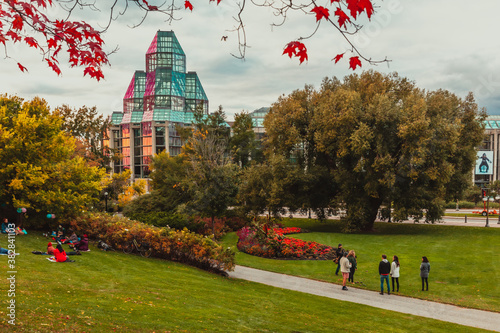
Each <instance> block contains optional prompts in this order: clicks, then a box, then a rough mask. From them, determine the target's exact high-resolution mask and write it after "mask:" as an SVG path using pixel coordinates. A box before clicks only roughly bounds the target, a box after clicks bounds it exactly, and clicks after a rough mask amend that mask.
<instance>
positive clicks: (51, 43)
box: [47, 38, 57, 49]
mask: <svg viewBox="0 0 500 333" xmlns="http://www.w3.org/2000/svg"><path fill="white" fill-rule="evenodd" d="M47 45H48V46H49V49H50V48H54V49H55V48H56V47H57V41H56V40H55V39H54V38H50V39H47Z"/></svg>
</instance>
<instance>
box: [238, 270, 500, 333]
mask: <svg viewBox="0 0 500 333" xmlns="http://www.w3.org/2000/svg"><path fill="white" fill-rule="evenodd" d="M229 276H230V277H232V278H238V279H242V280H248V281H253V282H257V283H262V284H267V285H270V286H273V287H278V288H283V289H289V290H296V291H300V292H304V293H308V294H312V295H318V296H324V297H329V298H334V299H338V300H341V301H347V302H353V303H359V304H365V305H369V306H373V307H376V308H381V309H386V310H391V311H396V312H402V313H408V314H412V315H416V316H421V317H427V318H432V319H437V320H442V321H447V322H451V323H456V324H460V325H465V326H471V327H477V328H483V329H487V330H492V331H497V332H500V313H496V312H488V311H481V310H473V309H465V308H460V307H457V306H453V305H447V304H441V303H437V302H430V301H424V300H420V299H415V298H410V297H403V296H396V295H393V294H391V295H383V296H382V295H380V294H379V293H378V292H375V291H368V290H363V289H356V288H352V287H349V290H348V291H342V290H341V286H339V285H336V284H332V283H327V282H320V281H316V280H311V279H306V278H300V277H295V276H291V275H286V274H279V273H273V272H268V271H262V270H259V269H255V268H249V267H244V266H236V268H235V270H234V271H233V272H229Z"/></svg>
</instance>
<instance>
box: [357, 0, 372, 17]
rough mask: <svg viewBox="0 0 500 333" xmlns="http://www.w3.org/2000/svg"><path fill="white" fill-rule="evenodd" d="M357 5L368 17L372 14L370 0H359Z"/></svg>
mask: <svg viewBox="0 0 500 333" xmlns="http://www.w3.org/2000/svg"><path fill="white" fill-rule="evenodd" d="M358 6H359V8H360V9H361V10H362V11H365V12H366V15H367V16H368V18H369V19H370V18H371V17H372V14H373V5H372V2H371V1H370V0H359V2H358Z"/></svg>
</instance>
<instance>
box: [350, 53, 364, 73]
mask: <svg viewBox="0 0 500 333" xmlns="http://www.w3.org/2000/svg"><path fill="white" fill-rule="evenodd" d="M356 66H359V67H361V61H360V60H359V57H358V56H356V57H350V58H349V68H352V70H355V69H356Z"/></svg>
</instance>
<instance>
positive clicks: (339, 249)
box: [335, 244, 344, 275]
mask: <svg viewBox="0 0 500 333" xmlns="http://www.w3.org/2000/svg"><path fill="white" fill-rule="evenodd" d="M343 254H344V249H343V248H342V244H339V246H338V247H337V250H336V251H335V255H336V256H337V258H336V260H337V270H336V271H335V275H339V270H340V259H342V257H343Z"/></svg>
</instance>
